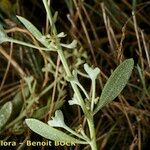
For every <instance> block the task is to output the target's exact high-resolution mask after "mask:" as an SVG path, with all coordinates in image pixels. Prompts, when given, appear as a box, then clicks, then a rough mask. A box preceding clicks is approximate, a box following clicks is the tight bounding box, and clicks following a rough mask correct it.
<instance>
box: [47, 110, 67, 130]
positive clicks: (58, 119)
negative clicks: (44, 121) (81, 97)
mask: <svg viewBox="0 0 150 150" xmlns="http://www.w3.org/2000/svg"><path fill="white" fill-rule="evenodd" d="M48 124H49V125H50V126H52V127H61V128H64V127H66V124H65V122H64V115H63V113H62V111H61V110H56V112H55V116H54V117H52V120H49V121H48Z"/></svg>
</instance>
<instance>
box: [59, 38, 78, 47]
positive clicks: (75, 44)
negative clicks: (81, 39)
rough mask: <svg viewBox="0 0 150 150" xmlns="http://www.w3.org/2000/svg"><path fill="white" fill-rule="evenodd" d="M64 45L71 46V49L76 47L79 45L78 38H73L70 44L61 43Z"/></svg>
mask: <svg viewBox="0 0 150 150" xmlns="http://www.w3.org/2000/svg"><path fill="white" fill-rule="evenodd" d="M60 45H61V46H63V47H66V48H69V49H73V48H76V46H77V40H73V41H72V42H71V43H70V44H62V43H61V44H60Z"/></svg>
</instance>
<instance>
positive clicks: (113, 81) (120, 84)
mask: <svg viewBox="0 0 150 150" xmlns="http://www.w3.org/2000/svg"><path fill="white" fill-rule="evenodd" d="M43 3H44V6H45V9H46V13H47V16H48V19H49V23H50V26H51V32H50V33H51V35H50V34H49V35H43V34H42V33H41V32H40V31H39V30H38V29H37V28H36V27H35V26H34V25H33V24H32V23H31V22H29V21H28V20H26V19H25V18H23V17H20V16H18V19H19V20H20V21H21V22H22V24H23V25H24V26H25V27H26V28H27V29H28V30H29V31H30V32H31V33H32V35H33V36H34V37H35V38H36V39H37V40H38V41H39V42H40V43H41V44H42V45H43V47H40V49H41V50H43V51H48V52H49V51H55V52H57V53H58V55H59V57H60V60H61V62H62V64H63V67H64V70H65V72H66V75H67V80H68V81H69V82H70V84H71V86H72V89H73V91H74V95H73V98H72V100H70V101H69V104H70V105H79V106H80V107H81V109H82V111H83V113H84V116H85V118H86V120H87V124H88V128H89V133H90V134H87V133H86V132H85V131H84V129H83V128H82V127H81V129H80V132H76V131H75V130H73V129H71V128H69V127H68V126H67V125H66V124H65V122H64V116H63V113H62V111H61V110H57V111H56V112H55V116H54V117H53V118H52V119H51V120H49V121H48V123H47V124H46V123H43V122H41V121H39V120H37V119H33V118H30V119H26V120H25V121H26V124H27V126H28V127H29V128H30V129H31V130H33V131H34V132H36V133H37V134H39V135H41V136H43V137H45V138H47V139H50V140H53V141H60V142H65V143H74V144H89V145H90V146H91V149H92V150H97V149H98V148H97V144H96V133H95V127H94V115H95V114H96V113H97V112H98V111H99V110H100V109H101V108H102V107H104V106H106V105H107V104H108V103H110V102H111V101H112V100H114V99H115V98H116V97H117V96H118V95H119V94H120V92H121V91H122V90H123V88H124V87H125V85H126V84H127V82H128V80H129V77H130V75H131V72H132V69H133V66H134V61H133V59H127V60H125V61H124V62H123V63H121V64H120V65H119V66H118V67H117V68H116V69H115V71H114V72H113V73H112V74H111V76H110V77H109V79H108V80H107V82H106V84H105V86H104V88H103V90H102V93H101V95H100V97H96V96H95V95H96V94H95V92H96V78H97V76H98V75H99V73H100V70H99V68H97V67H96V68H94V69H93V68H91V67H90V66H89V65H88V64H84V70H85V72H86V76H87V77H88V78H89V79H91V85H92V94H91V95H90V94H89V92H87V91H86V90H85V89H84V87H83V86H82V85H81V84H80V82H79V81H78V77H77V71H76V70H73V71H72V72H71V70H70V69H69V66H68V64H67V61H66V58H65V55H64V52H63V48H68V49H74V48H75V47H76V44H77V42H76V41H75V40H74V41H73V42H72V43H71V44H64V43H61V38H63V37H65V36H66V35H65V34H64V33H63V32H61V33H57V29H56V26H55V22H56V19H57V13H55V14H54V16H53V15H52V13H51V10H50V9H49V6H48V2H47V0H43ZM3 42H13V43H18V44H21V45H24V46H28V47H32V48H35V49H39V47H36V46H34V45H32V44H28V43H25V42H22V41H18V40H15V39H12V38H10V37H8V36H7V35H6V34H5V32H4V31H3V29H2V28H1V29H0V43H3ZM30 89H31V87H30ZM80 91H82V92H83V93H84V94H85V97H86V98H85V99H83V97H82V95H81V93H80ZM57 127H59V128H63V129H65V130H66V131H68V132H67V133H64V132H62V131H60V130H58V129H56V128H57ZM69 133H70V134H69Z"/></svg>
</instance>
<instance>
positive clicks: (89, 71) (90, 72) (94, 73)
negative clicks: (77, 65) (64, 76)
mask: <svg viewBox="0 0 150 150" xmlns="http://www.w3.org/2000/svg"><path fill="white" fill-rule="evenodd" d="M84 70H85V71H86V73H87V74H88V75H89V77H90V78H91V80H95V79H96V78H97V76H98V74H99V73H100V69H99V68H97V67H96V68H95V69H92V68H91V67H90V66H89V65H88V64H84Z"/></svg>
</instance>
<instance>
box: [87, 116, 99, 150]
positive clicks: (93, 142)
mask: <svg viewBox="0 0 150 150" xmlns="http://www.w3.org/2000/svg"><path fill="white" fill-rule="evenodd" d="M87 122H88V126H89V130H90V137H91V142H90V146H91V149H92V150H97V144H96V134H95V127H94V120H93V115H91V116H89V118H88V119H87Z"/></svg>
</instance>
